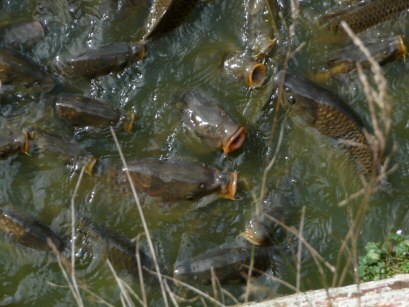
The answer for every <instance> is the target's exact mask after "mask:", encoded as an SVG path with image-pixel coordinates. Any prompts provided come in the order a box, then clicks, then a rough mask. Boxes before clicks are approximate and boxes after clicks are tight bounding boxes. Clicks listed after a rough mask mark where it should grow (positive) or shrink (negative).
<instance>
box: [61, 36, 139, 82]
mask: <svg viewBox="0 0 409 307" xmlns="http://www.w3.org/2000/svg"><path fill="white" fill-rule="evenodd" d="M145 52H146V49H145V46H144V45H143V44H142V43H134V44H129V43H112V44H110V45H106V46H102V47H99V48H98V49H93V50H89V51H87V52H85V53H83V54H81V55H78V56H75V57H72V58H68V59H65V60H64V61H63V62H57V63H56V66H57V69H58V70H61V72H62V74H64V75H66V76H68V77H85V78H95V77H98V76H101V75H106V74H109V73H110V72H118V71H120V70H122V69H123V68H125V67H126V66H127V65H130V64H132V63H134V62H137V61H139V60H141V59H143V58H144V57H145Z"/></svg>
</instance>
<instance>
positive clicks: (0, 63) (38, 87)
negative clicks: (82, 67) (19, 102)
mask: <svg viewBox="0 0 409 307" xmlns="http://www.w3.org/2000/svg"><path fill="white" fill-rule="evenodd" d="M0 82H1V87H0V94H1V93H2V92H4V93H11V92H12V93H23V94H30V93H39V92H48V91H50V90H52V89H53V87H54V80H53V79H52V77H51V76H50V75H49V74H47V73H45V72H43V71H42V70H41V68H40V67H39V66H38V65H37V64H35V63H34V62H32V61H31V60H29V59H27V58H26V57H24V56H22V55H20V54H19V53H17V52H16V51H13V50H11V49H6V48H0Z"/></svg>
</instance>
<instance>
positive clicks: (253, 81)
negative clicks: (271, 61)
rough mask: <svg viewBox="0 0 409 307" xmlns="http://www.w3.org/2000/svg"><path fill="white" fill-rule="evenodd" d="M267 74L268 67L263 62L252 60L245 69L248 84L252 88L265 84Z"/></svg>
mask: <svg viewBox="0 0 409 307" xmlns="http://www.w3.org/2000/svg"><path fill="white" fill-rule="evenodd" d="M266 75H267V68H266V66H265V65H264V64H262V63H257V62H256V63H254V62H250V63H249V64H247V67H246V71H245V76H244V77H245V80H246V84H247V85H248V86H250V87H251V88H258V87H260V86H262V85H263V84H264V81H265V79H266Z"/></svg>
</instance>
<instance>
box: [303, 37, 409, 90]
mask: <svg viewBox="0 0 409 307" xmlns="http://www.w3.org/2000/svg"><path fill="white" fill-rule="evenodd" d="M363 44H364V45H365V46H366V47H367V48H368V50H369V52H370V53H371V55H372V57H373V58H374V60H375V61H377V62H378V63H379V64H380V65H384V64H386V63H389V62H392V61H394V60H397V59H399V58H402V57H403V58H405V57H406V54H407V53H408V49H407V47H406V45H405V43H404V41H403V39H402V36H401V35H397V36H394V37H392V38H387V39H382V40H379V39H376V40H373V39H371V40H364V41H363ZM357 63H359V64H360V65H361V66H362V67H363V68H369V67H370V63H369V60H368V58H367V57H366V56H365V54H364V53H363V52H362V51H361V49H360V48H358V47H357V46H355V45H352V46H348V47H346V48H343V49H342V50H341V51H339V52H338V53H337V56H336V57H334V58H333V59H331V60H330V61H329V62H328V63H327V64H326V65H325V67H324V69H323V70H321V71H319V72H318V73H316V74H314V75H313V76H312V77H311V79H312V80H314V81H316V82H326V81H328V80H329V79H331V78H332V77H334V76H336V75H338V74H343V73H348V72H350V71H353V70H355V69H356V64H357Z"/></svg>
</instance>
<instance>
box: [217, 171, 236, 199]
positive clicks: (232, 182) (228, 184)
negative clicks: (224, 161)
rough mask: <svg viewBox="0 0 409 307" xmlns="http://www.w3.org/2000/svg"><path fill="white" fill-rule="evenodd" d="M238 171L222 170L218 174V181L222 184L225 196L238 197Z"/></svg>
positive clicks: (221, 187) (222, 191) (221, 188)
mask: <svg viewBox="0 0 409 307" xmlns="http://www.w3.org/2000/svg"><path fill="white" fill-rule="evenodd" d="M238 176H239V175H238V172H231V173H228V172H220V173H218V174H217V175H216V183H217V184H218V185H219V186H220V190H221V193H222V195H223V197H225V198H227V199H233V200H234V199H236V193H237V179H238Z"/></svg>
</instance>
